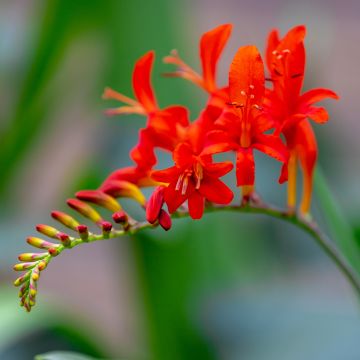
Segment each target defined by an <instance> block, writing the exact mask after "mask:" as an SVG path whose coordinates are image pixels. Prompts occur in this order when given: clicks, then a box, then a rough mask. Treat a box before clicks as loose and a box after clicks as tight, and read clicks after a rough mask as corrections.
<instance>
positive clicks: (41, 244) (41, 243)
mask: <svg viewBox="0 0 360 360" xmlns="http://www.w3.org/2000/svg"><path fill="white" fill-rule="evenodd" d="M26 242H27V243H28V244H29V245H31V246H34V247H36V248H38V249H45V250H49V249H50V248H53V247H57V246H58V245H55V244H53V243H51V242H49V241H45V240H43V239H40V238H37V237H34V236H30V237H28V238H27V239H26Z"/></svg>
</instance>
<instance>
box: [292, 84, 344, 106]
mask: <svg viewBox="0 0 360 360" xmlns="http://www.w3.org/2000/svg"><path fill="white" fill-rule="evenodd" d="M327 98H330V99H335V100H338V99H339V96H338V95H337V94H336V93H335V92H334V91H332V90H329V89H321V88H320V89H312V90H309V91H307V92H305V93H304V94H302V95H301V96H300V99H299V104H300V106H301V105H305V106H306V105H312V104H314V103H316V102H319V101H321V100H324V99H327Z"/></svg>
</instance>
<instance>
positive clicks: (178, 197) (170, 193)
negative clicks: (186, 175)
mask: <svg viewBox="0 0 360 360" xmlns="http://www.w3.org/2000/svg"><path fill="white" fill-rule="evenodd" d="M175 187H176V182H173V183H171V184H170V185H169V186H168V187H167V188H166V189H165V192H164V199H165V202H166V205H167V206H168V209H169V212H170V214H172V213H173V212H175V211H176V210H177V209H178V208H179V206H180V205H181V204H183V203H184V202H185V201H186V199H187V198H188V197H189V196H190V195H191V194H192V193H193V192H195V188H194V186H193V185H192V184H191V182H189V185H188V189H187V191H186V194H185V195H182V194H181V190H175Z"/></svg>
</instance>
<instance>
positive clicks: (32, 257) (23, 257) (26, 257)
mask: <svg viewBox="0 0 360 360" xmlns="http://www.w3.org/2000/svg"><path fill="white" fill-rule="evenodd" d="M48 255H49V254H48V253H47V252H46V253H40V254H37V253H24V254H20V255H19V256H18V259H19V260H20V261H37V260H42V259H45V258H46V257H47V256H48Z"/></svg>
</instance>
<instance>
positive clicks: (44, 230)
mask: <svg viewBox="0 0 360 360" xmlns="http://www.w3.org/2000/svg"><path fill="white" fill-rule="evenodd" d="M36 230H37V231H38V232H39V233H41V234H43V235H45V236H48V237H51V238H55V237H56V234H57V233H58V232H59V230H56V229H55V228H53V227H52V226H49V225H45V224H38V225H36Z"/></svg>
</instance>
